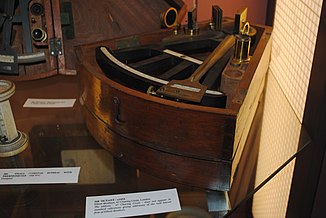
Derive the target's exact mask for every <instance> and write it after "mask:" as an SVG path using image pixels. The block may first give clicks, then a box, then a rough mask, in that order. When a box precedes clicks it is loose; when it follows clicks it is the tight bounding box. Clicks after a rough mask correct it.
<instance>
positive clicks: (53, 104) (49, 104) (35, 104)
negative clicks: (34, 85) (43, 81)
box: [23, 98, 76, 108]
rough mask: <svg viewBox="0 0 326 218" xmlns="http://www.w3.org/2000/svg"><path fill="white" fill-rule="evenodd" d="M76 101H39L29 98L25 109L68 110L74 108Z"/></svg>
mask: <svg viewBox="0 0 326 218" xmlns="http://www.w3.org/2000/svg"><path fill="white" fill-rule="evenodd" d="M75 101H76V99H37V98H28V99H27V100H26V102H25V104H24V106H23V107H30V108H67V107H73V106H74V104H75Z"/></svg>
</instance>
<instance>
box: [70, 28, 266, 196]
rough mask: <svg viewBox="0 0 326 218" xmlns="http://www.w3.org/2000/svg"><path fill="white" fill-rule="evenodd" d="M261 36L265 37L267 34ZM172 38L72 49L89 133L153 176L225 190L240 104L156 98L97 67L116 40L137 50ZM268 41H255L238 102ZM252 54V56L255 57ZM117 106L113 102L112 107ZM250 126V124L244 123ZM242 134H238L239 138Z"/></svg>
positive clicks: (160, 35)
mask: <svg viewBox="0 0 326 218" xmlns="http://www.w3.org/2000/svg"><path fill="white" fill-rule="evenodd" d="M261 28H262V29H263V31H262V32H261V35H260V36H262V35H263V36H265V35H266V34H267V33H268V31H265V29H264V28H263V27H261ZM169 37H170V38H172V35H171V32H169V31H158V32H154V33H148V34H141V35H136V36H132V37H129V38H128V37H125V38H116V39H112V40H106V41H101V42H98V43H92V44H87V45H82V46H79V47H78V48H77V49H76V54H77V58H78V68H77V70H78V73H79V74H80V75H79V76H80V100H81V104H82V108H83V111H84V117H86V124H87V126H88V128H89V129H90V132H91V134H92V135H93V136H94V137H95V138H96V140H97V141H98V142H99V143H100V144H101V145H102V146H103V147H104V148H106V149H108V150H109V151H111V152H112V153H113V154H114V155H115V156H116V157H118V158H121V159H122V160H123V161H125V162H127V163H129V164H131V165H133V166H136V167H138V168H140V169H142V170H144V171H146V172H149V173H152V174H154V175H156V176H158V177H161V178H164V179H167V180H172V181H177V182H180V183H185V184H189V185H192V186H196V187H201V188H207V189H214V190H228V189H229V187H230V180H229V179H230V174H231V169H230V168H231V165H232V158H233V156H232V154H233V152H234V147H233V146H234V145H233V143H234V138H235V129H236V125H237V123H236V122H237V118H238V113H239V110H240V108H241V104H242V102H243V99H241V100H242V101H233V102H235V103H234V104H230V105H229V106H227V107H226V108H213V107H206V106H200V105H192V104H187V103H181V102H176V101H171V100H166V99H162V98H158V97H156V96H151V95H149V94H146V93H141V92H139V91H136V90H133V89H130V88H127V87H125V86H123V85H121V84H119V83H117V82H115V81H112V80H110V79H109V78H107V77H106V76H105V75H104V73H103V72H102V71H101V69H100V68H99V66H98V65H97V62H96V59H95V48H96V47H98V46H107V47H109V48H111V49H115V48H116V46H117V44H118V43H117V42H118V41H123V40H126V41H127V40H128V39H132V38H137V40H138V42H139V44H140V45H144V44H155V43H158V42H160V41H161V40H163V38H165V39H164V40H167V38H169ZM268 38H269V37H262V38H261V39H262V40H259V39H260V38H258V39H257V45H256V46H255V50H254V53H253V55H254V58H253V61H252V62H250V63H249V66H248V69H250V70H251V71H252V72H246V73H245V74H244V76H243V80H241V81H240V83H239V86H238V87H241V88H242V89H240V88H238V89H236V91H235V92H236V93H235V95H234V96H236V97H238V96H239V95H241V96H242V97H243V98H245V96H246V92H245V91H243V90H247V89H248V88H249V85H250V81H251V80H252V77H253V75H254V74H255V70H256V68H257V66H258V63H259V60H260V58H261V54H262V53H263V51H264V49H265V46H266V43H267V41H268ZM255 55H256V56H255ZM117 102H118V103H117ZM248 125H250V124H248ZM240 134H241V133H240Z"/></svg>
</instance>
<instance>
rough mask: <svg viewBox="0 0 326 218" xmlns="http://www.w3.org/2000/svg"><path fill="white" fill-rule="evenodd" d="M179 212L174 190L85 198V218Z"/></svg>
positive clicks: (176, 194) (177, 198) (177, 199)
mask: <svg viewBox="0 0 326 218" xmlns="http://www.w3.org/2000/svg"><path fill="white" fill-rule="evenodd" d="M178 210H181V207H180V202H179V197H178V193H177V190H176V189H167V190H160V191H150V192H138V193H130V194H118V195H105V196H94V197H87V198H86V212H85V213H86V214H85V217H86V218H107V217H130V216H140V215H149V214H157V213H167V212H172V211H178Z"/></svg>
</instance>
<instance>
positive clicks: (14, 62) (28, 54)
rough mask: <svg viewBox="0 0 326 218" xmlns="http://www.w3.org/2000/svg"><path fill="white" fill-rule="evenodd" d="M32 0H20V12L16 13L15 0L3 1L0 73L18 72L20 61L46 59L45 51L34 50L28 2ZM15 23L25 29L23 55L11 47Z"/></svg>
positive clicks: (33, 61)
mask: <svg viewBox="0 0 326 218" xmlns="http://www.w3.org/2000/svg"><path fill="white" fill-rule="evenodd" d="M29 2H30V0H20V1H19V10H20V14H19V15H15V14H14V13H15V1H11V0H7V1H5V2H4V3H3V7H4V8H3V10H4V12H3V14H4V15H3V18H2V20H1V25H2V45H1V47H0V73H4V74H18V73H19V72H18V64H19V63H35V62H40V61H43V60H45V53H44V52H33V49H32V41H31V34H30V25H29V19H28V10H29V9H28V4H29ZM14 23H21V24H22V26H23V31H24V39H25V53H24V54H22V55H19V54H17V52H16V51H15V50H14V49H12V48H11V39H12V27H13V24H14ZM20 60H21V61H20Z"/></svg>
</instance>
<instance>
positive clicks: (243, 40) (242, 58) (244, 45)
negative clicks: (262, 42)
mask: <svg viewBox="0 0 326 218" xmlns="http://www.w3.org/2000/svg"><path fill="white" fill-rule="evenodd" d="M250 43H251V38H250V37H249V36H247V35H236V39H235V49H234V55H233V59H232V62H231V64H232V65H235V66H237V65H240V64H241V63H242V62H247V61H249V60H250V55H249V53H250Z"/></svg>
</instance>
